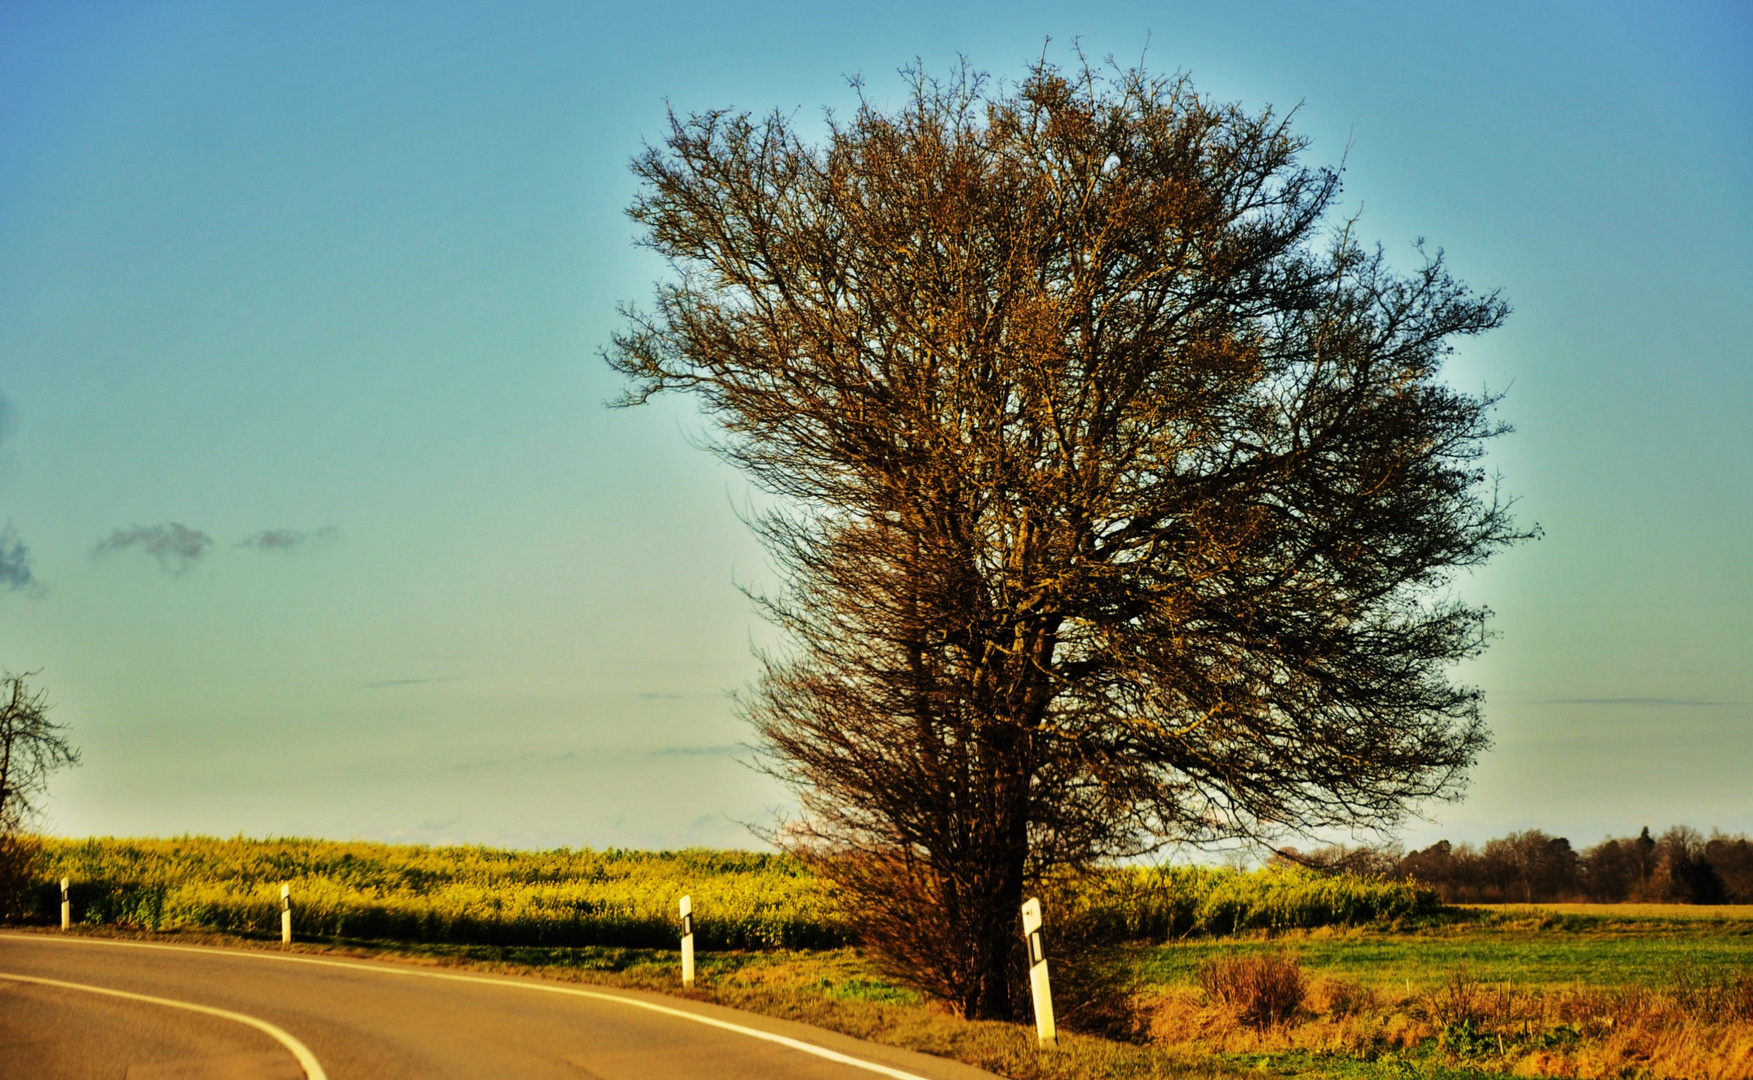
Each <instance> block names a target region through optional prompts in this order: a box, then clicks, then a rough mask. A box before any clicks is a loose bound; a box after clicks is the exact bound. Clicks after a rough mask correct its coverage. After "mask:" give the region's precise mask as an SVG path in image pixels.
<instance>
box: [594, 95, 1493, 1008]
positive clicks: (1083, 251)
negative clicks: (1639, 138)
mask: <svg viewBox="0 0 1753 1080" xmlns="http://www.w3.org/2000/svg"><path fill="white" fill-rule="evenodd" d="M1304 148H1305V142H1304V141H1303V140H1302V139H1301V138H1299V137H1298V136H1296V135H1295V134H1294V133H1293V132H1292V130H1291V129H1290V127H1289V125H1288V123H1287V121H1286V120H1285V119H1284V118H1280V117H1277V116H1274V115H1273V114H1272V113H1271V112H1270V111H1267V112H1263V113H1260V114H1249V113H1247V112H1245V111H1243V110H1242V109H1241V108H1239V107H1237V106H1225V105H1220V104H1214V103H1212V102H1210V101H1208V100H1207V99H1205V98H1202V97H1200V96H1199V95H1197V94H1196V93H1195V92H1194V91H1193V89H1192V88H1191V87H1190V86H1189V85H1188V83H1187V82H1186V81H1185V80H1184V79H1179V78H1177V79H1162V78H1156V77H1152V76H1150V75H1148V74H1147V73H1145V72H1143V71H1140V70H1131V71H1120V70H1115V71H1113V72H1112V73H1111V74H1106V75H1104V74H1101V73H1098V72H1094V71H1091V70H1090V69H1089V68H1088V67H1087V66H1086V67H1085V68H1084V69H1083V70H1081V71H1080V72H1077V73H1074V74H1072V75H1070V76H1067V75H1065V74H1063V73H1062V72H1061V71H1059V70H1058V69H1055V68H1054V67H1052V66H1049V65H1046V64H1044V63H1043V64H1040V65H1037V66H1035V67H1034V68H1032V69H1031V70H1030V72H1029V73H1028V75H1027V77H1026V78H1025V80H1024V81H1023V82H1022V83H1021V84H1020V85H1018V86H1016V87H1014V88H1012V89H1004V88H999V89H998V90H992V89H990V88H989V86H988V85H987V83H986V81H985V80H984V79H983V78H981V77H979V76H977V75H974V74H971V73H969V72H968V71H966V70H963V71H961V72H959V73H958V74H957V75H956V76H955V77H953V78H950V79H948V80H944V81H936V80H932V79H930V78H927V77H924V76H921V75H917V74H915V75H914V79H913V83H912V93H911V96H910V97H909V99H908V100H907V101H906V103H905V104H904V105H903V106H901V107H899V108H898V109H896V110H894V111H884V110H882V109H880V108H878V107H877V106H875V105H873V104H870V103H868V102H866V103H864V104H862V105H861V106H860V108H859V109H858V110H857V112H856V114H855V115H854V116H852V117H851V118H850V119H838V118H835V117H833V116H832V115H830V116H829V117H828V119H827V127H826V134H825V135H824V137H823V139H822V141H821V142H820V143H819V144H811V143H808V142H806V141H805V140H804V139H803V138H802V137H801V136H800V135H799V134H798V132H797V131H796V130H795V128H794V126H793V125H792V123H791V121H789V120H788V119H787V118H785V117H783V116H779V115H774V116H771V117H769V118H767V119H765V120H756V119H753V118H752V117H750V116H749V115H747V114H736V113H731V112H723V111H719V112H708V113H703V114H699V115H694V116H689V117H678V116H674V115H672V117H671V130H670V132H669V135H668V138H667V140H666V141H665V144H664V145H663V146H661V147H652V148H649V149H648V150H647V151H646V152H645V153H643V154H642V155H641V156H639V157H638V158H636V159H635V161H634V164H633V169H634V172H635V173H636V174H637V175H638V176H639V177H640V178H641V180H642V181H644V185H645V187H644V191H643V193H642V195H641V196H640V197H639V198H638V199H637V201H636V202H635V203H634V204H633V206H632V208H631V210H630V213H631V215H632V217H633V218H634V220H635V221H637V222H639V223H640V224H641V225H642V226H643V227H644V228H645V229H646V237H647V241H646V242H647V243H648V244H649V246H650V247H652V248H653V249H655V250H656V251H658V252H659V253H661V254H662V255H663V256H664V257H665V258H666V259H667V260H668V261H669V263H670V265H671V267H672V268H673V270H674V272H675V276H674V277H673V278H672V279H671V280H669V281H667V282H665V283H662V284H660V285H659V286H658V288H657V292H656V301H655V308H654V309H653V310H650V311H640V310H638V309H628V310H627V311H626V312H625V314H626V318H627V320H628V325H627V328H626V329H625V330H624V331H623V332H622V333H621V334H619V335H618V336H617V337H616V338H615V343H614V347H613V349H612V350H611V351H610V353H609V356H608V359H609V362H610V363H611V364H612V365H613V366H614V367H615V368H616V369H617V370H619V371H620V372H622V373H623V374H624V375H626V376H627V377H628V378H629V379H630V383H631V385H630V389H629V391H628V393H627V395H626V397H625V399H624V400H625V402H626V403H628V404H632V403H637V402H641V401H644V400H646V399H647V398H648V397H649V396H651V395H652V394H654V393H658V392H661V391H666V390H680V391H685V392H689V393H692V394H694V395H696V397H697V399H698V400H699V402H700V404H701V406H702V408H703V409H704V411H705V413H706V414H707V416H708V417H709V418H711V419H712V420H713V421H715V422H716V424H717V425H718V426H719V429H720V432H721V437H720V438H719V439H718V440H717V442H716V443H715V449H716V450H717V452H718V453H719V454H721V455H722V456H723V457H724V458H726V459H727V460H729V461H731V462H733V463H735V464H737V465H739V466H741V467H742V468H744V469H745V470H747V472H748V473H749V474H750V475H751V476H752V477H753V478H754V479H755V481H757V482H758V483H759V484H760V485H761V486H762V487H763V488H764V489H765V490H767V491H768V492H770V493H772V494H773V495H774V496H775V497H776V499H775V504H776V507H777V508H776V509H774V510H772V511H771V512H770V513H765V514H764V515H761V516H759V517H757V518H756V520H755V523H754V524H755V527H756V529H757V530H758V532H759V534H760V536H761V537H762V539H763V540H764V541H765V542H766V544H767V545H768V547H769V549H770V551H771V552H772V554H773V556H774V558H775V560H776V562H777V564H778V565H779V567H780V568H781V569H782V571H783V573H784V586H783V589H782V591H780V592H779V593H778V594H777V595H771V596H764V597H757V600H758V602H760V603H761V604H762V605H763V607H764V609H765V611H766V613H767V614H768V615H770V616H771V617H772V618H773V619H774V620H775V621H776V622H777V623H778V625H779V626H780V627H782V628H783V629H784V630H785V631H786V632H787V635H788V641H789V644H788V645H787V646H785V647H784V648H783V649H782V650H781V651H779V652H778V653H775V654H773V655H770V656H768V657H766V669H765V674H764V676H763V678H762V680H761V683H760V685H759V687H758V688H757V689H756V691H755V692H754V693H753V694H752V695H751V696H750V697H749V698H748V699H747V700H746V701H745V703H744V704H745V708H746V711H747V714H748V716H749V718H750V719H751V721H752V722H753V724H754V726H755V729H756V730H757V732H758V733H759V736H760V739H761V742H762V745H763V747H764V750H765V752H766V755H767V756H766V758H765V760H766V761H767V762H768V764H769V766H770V767H771V768H772V769H773V770H774V771H775V772H776V773H777V774H778V775H779V776H780V777H782V778H784V779H785V780H786V781H787V782H789V783H790V784H792V785H794V787H795V789H796V791H797V792H798V794H799V797H800V799H801V806H802V808H803V809H802V816H801V817H800V818H799V820H797V821H794V822H791V823H790V826H789V831H788V832H787V833H785V836H786V837H787V838H788V840H789V841H790V842H791V843H792V844H793V845H794V846H796V847H797V848H798V849H800V850H802V851H804V852H806V853H807V854H811V855H813V856H815V857H817V858H818V859H819V860H820V865H822V867H823V869H824V872H826V873H828V874H830V875H831V876H833V877H834V878H835V879H836V880H837V881H838V882H839V883H840V884H841V886H842V887H843V888H844V889H845V890H846V892H847V894H848V895H849V897H850V898H851V899H852V900H853V902H854V903H856V904H859V905H860V907H861V909H862V913H863V914H864V915H865V916H867V919H866V922H865V933H866V940H867V941H869V942H870V943H871V944H872V945H874V946H876V947H877V948H878V949H879V950H880V951H881V952H882V953H883V954H884V955H886V956H887V957H889V958H890V959H891V960H893V961H895V962H896V963H897V964H899V965H901V966H903V967H904V968H905V969H907V970H908V971H910V972H911V974H912V977H913V978H914V980H915V981H916V982H917V983H918V984H919V985H921V986H924V987H926V988H927V989H930V990H932V991H934V992H937V993H939V994H942V995H945V996H946V997H948V998H949V999H950V1000H951V1001H953V1002H954V1003H956V1005H958V1006H959V1008H960V1009H961V1010H962V1012H963V1013H964V1014H965V1015H968V1016H971V1017H1010V1016H1013V1015H1016V1014H1017V1013H1018V1011H1019V1009H1020V1007H1021V1002H1022V1001H1023V1000H1024V998H1022V997H1020V996H1019V991H1018V979H1019V978H1020V973H1021V965H1020V963H1018V962H1017V960H1018V955H1017V949H1018V945H1017V942H1018V930H1017V908H1018V904H1019V902H1020V901H1021V900H1022V899H1023V896H1024V890H1025V888H1027V887H1028V886H1029V885H1030V883H1031V881H1032V879H1034V878H1035V877H1037V876H1038V875H1040V874H1041V873H1042V872H1043V871H1046V870H1049V869H1051V868H1053V867H1056V866H1072V867H1077V866H1081V865H1084V864H1087V863H1089V862H1090V861H1091V860H1094V859H1098V858H1103V857H1117V856H1128V855H1135V854H1139V853H1143V852H1146V851H1149V850H1153V849H1155V848H1157V847H1159V846H1161V845H1162V844H1164V843H1165V842H1169V841H1208V840H1212V839H1215V838H1219V837H1236V836H1243V837H1261V836H1268V835H1278V834H1281V833H1283V832H1284V831H1286V830H1291V831H1299V830H1300V831H1307V830H1311V829H1316V828H1319V827H1324V826H1334V825H1348V826H1362V827H1372V826H1387V825H1391V824H1393V823H1394V822H1395V821H1397V820H1399V819H1400V818H1401V817H1402V816H1403V814H1404V813H1405V812H1406V811H1407V809H1408V807H1409V806H1410V805H1411V804H1413V803H1415V802H1416V801H1418V800H1422V799H1426V798H1430V797H1434V796H1446V795H1452V794H1454V793H1455V792H1456V791H1457V790H1458V787H1459V785H1460V783H1461V782H1462V781H1463V779H1464V772H1465V770H1466V768H1467V767H1468V766H1469V765H1470V764H1471V762H1472V761H1473V760H1474V758H1475V757H1476V755H1477V754H1478V753H1479V752H1480V751H1481V750H1482V749H1483V748H1484V747H1485V746H1486V745H1487V735H1486V731H1485V728H1484V726H1483V723H1482V721H1481V716H1480V696H1479V694H1478V692H1477V691H1475V690H1473V689H1471V688H1468V687H1464V686H1457V685H1454V684H1453V683H1452V682H1451V681H1450V679H1449V675H1448V671H1449V668H1450V666H1451V665H1452V664H1453V663H1454V662H1455V661H1457V660H1459V659H1461V658H1463V657H1466V656H1470V655H1473V654H1474V653H1475V652H1476V651H1477V650H1479V649H1480V648H1481V647H1482V646H1483V644H1484V642H1485V638H1486V635H1485V631H1484V625H1483V624H1484V617H1485V614H1486V613H1485V612H1484V611H1483V610H1482V609H1479V608H1474V607H1469V606H1467V605H1466V604H1464V603H1461V602H1459V601H1457V600H1455V599H1453V598H1451V597H1449V596H1448V595H1447V594H1446V593H1445V591H1444V587H1445V585H1447V584H1448V583H1449V582H1450V581H1451V580H1452V579H1453V576H1454V574H1455V573H1456V572H1457V571H1458V570H1460V569H1462V568H1466V567H1472V566H1476V565H1479V564H1480V563H1482V562H1483V561H1484V560H1485V559H1486V558H1487V557H1488V556H1489V555H1490V553H1491V552H1492V551H1493V550H1494V549H1497V548H1498V547H1500V546H1502V545H1504V544H1507V543H1510V542H1512V541H1514V540H1516V539H1519V538H1520V537H1522V536H1523V535H1524V534H1523V533H1521V532H1519V531H1518V530H1517V529H1516V527H1515V526H1514V524H1513V522H1512V521H1511V519H1510V517H1509V514H1508V511H1507V506H1506V504H1505V502H1503V501H1501V500H1500V499H1499V498H1498V497H1497V495H1496V492H1495V487H1494V485H1492V484H1490V483H1489V482H1487V478H1486V477H1485V475H1484V473H1483V470H1482V468H1481V457H1482V454H1483V447H1484V444H1485V442H1486V440H1488V439H1490V438H1491V437H1492V436H1495V435H1497V434H1500V433H1501V432H1503V431H1505V430H1507V429H1506V428H1504V427H1503V426H1501V425H1499V424H1498V423H1496V422H1494V421H1493V420H1492V419H1491V416H1490V412H1491V407H1492V405H1493V404H1494V402H1495V398H1493V397H1491V396H1488V395H1482V394H1481V395H1474V394H1467V393H1463V392H1459V391H1457V390H1455V389H1453V388H1451V387H1449V386H1447V385H1445V384H1444V383H1443V382H1441V381H1440V380H1439V367H1440V364H1441V362H1442V359H1443V357H1444V356H1445V355H1446V354H1447V353H1448V352H1449V351H1450V350H1451V340H1452V339H1453V338H1455V337H1456V336H1457V335H1468V334H1475V333H1479V332H1481V331H1485V330H1489V329H1491V328H1493V327H1495V326H1497V325H1498V324H1499V323H1500V322H1501V320H1502V319H1503V318H1504V316H1505V314H1506V311H1507V308H1506V306H1505V305H1504V303H1503V302H1502V301H1501V300H1500V299H1499V298H1498V297H1497V296H1496V295H1485V296H1479V295H1475V294H1473V293H1470V292H1469V291H1468V290H1467V289H1466V288H1465V287H1464V286H1462V285H1461V284H1459V283H1457V282H1455V281H1454V280H1452V279H1451V277H1450V276H1449V274H1448V273H1447V272H1446V271H1445V270H1444V268H1443V265H1442V259H1441V256H1440V254H1438V255H1436V256H1432V257H1426V258H1425V260H1424V262H1423V265H1422V266H1421V267H1420V268H1419V269H1418V270H1417V271H1416V272H1414V273H1412V274H1411V275H1410V276H1399V275H1396V274H1395V273H1393V272H1392V271H1391V270H1390V269H1389V268H1388V267H1387V265H1386V263H1385V261H1384V258H1383V256H1382V254H1381V253H1380V251H1379V250H1377V251H1374V252H1372V251H1367V250H1365V249H1363V248H1362V247H1360V246H1359V245H1358V244H1357V243H1356V242H1355V241H1354V240H1353V239H1352V235H1351V224H1350V223H1349V222H1346V223H1340V224H1338V225H1329V218H1330V216H1331V213H1330V212H1331V210H1332V208H1333V205H1334V201H1335V198H1336V196H1337V194H1338V191H1339V179H1338V175H1337V172H1336V171H1334V170H1331V169H1310V168H1305V167H1303V166H1302V165H1300V164H1299V163H1298V155H1299V153H1300V152H1301V151H1302V150H1303V149H1304Z"/></svg>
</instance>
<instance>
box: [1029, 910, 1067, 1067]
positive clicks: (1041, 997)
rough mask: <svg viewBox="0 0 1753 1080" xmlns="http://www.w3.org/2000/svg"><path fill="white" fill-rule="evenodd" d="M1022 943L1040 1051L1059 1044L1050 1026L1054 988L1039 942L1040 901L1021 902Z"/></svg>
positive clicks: (1043, 946) (1043, 951) (1051, 1022)
mask: <svg viewBox="0 0 1753 1080" xmlns="http://www.w3.org/2000/svg"><path fill="white" fill-rule="evenodd" d="M1023 940H1024V941H1025V942H1027V943H1028V947H1029V989H1030V990H1031V991H1033V992H1034V995H1035V1034H1036V1035H1037V1036H1038V1037H1039V1038H1040V1041H1041V1046H1042V1048H1043V1049H1045V1048H1048V1047H1055V1046H1058V1045H1059V1031H1058V1029H1056V1028H1055V1027H1054V1026H1053V988H1052V987H1051V986H1050V985H1048V983H1047V945H1046V943H1045V942H1044V941H1042V940H1041V901H1039V900H1037V899H1035V898H1034V897H1032V896H1031V897H1029V898H1028V899H1027V900H1025V901H1023Z"/></svg>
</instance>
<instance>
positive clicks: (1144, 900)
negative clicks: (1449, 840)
mask: <svg viewBox="0 0 1753 1080" xmlns="http://www.w3.org/2000/svg"><path fill="white" fill-rule="evenodd" d="M1053 884H1054V886H1055V887H1053V888H1050V889H1049V891H1048V896H1049V898H1050V900H1051V901H1052V902H1051V905H1050V907H1051V909H1052V910H1054V911H1057V912H1060V913H1061V914H1060V918H1061V919H1063V920H1067V921H1073V922H1077V923H1079V924H1080V926H1082V925H1088V924H1094V925H1093V926H1092V927H1091V928H1090V929H1086V930H1084V931H1083V933H1084V934H1085V935H1086V936H1092V937H1099V938H1104V939H1106V940H1113V941H1163V940H1167V939H1169V938H1178V937H1186V936H1188V935H1192V934H1235V933H1244V932H1247V931H1250V930H1295V929H1309V928H1313V927H1317V926H1361V925H1364V924H1367V923H1382V922H1395V921H1401V920H1406V919H1412V918H1417V917H1421V916H1428V915H1434V914H1435V913H1436V911H1437V909H1438V907H1439V906H1440V905H1439V903H1438V901H1437V896H1436V893H1435V892H1434V891H1432V890H1431V889H1429V888H1427V887H1423V886H1420V885H1417V884H1414V883H1411V882H1405V881H1393V880H1389V879H1386V878H1382V877H1376V876H1370V875H1362V874H1353V873H1335V874H1323V873H1319V872H1316V871H1312V870H1307V869H1303V868H1301V867H1294V866H1274V867H1269V868H1267V869H1264V870H1257V871H1254V872H1252V873H1240V872H1237V871H1234V870H1221V869H1214V868H1209V867H1189V866H1165V867H1153V868H1115V869H1110V870H1105V871H1101V872H1098V873H1096V874H1092V875H1088V876H1085V877H1080V878H1067V879H1065V880H1064V881H1063V882H1055V883H1053Z"/></svg>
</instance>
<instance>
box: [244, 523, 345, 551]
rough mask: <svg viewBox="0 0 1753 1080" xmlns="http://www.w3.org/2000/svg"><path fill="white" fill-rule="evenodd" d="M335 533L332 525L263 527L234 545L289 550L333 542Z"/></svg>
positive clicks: (269, 549)
mask: <svg viewBox="0 0 1753 1080" xmlns="http://www.w3.org/2000/svg"><path fill="white" fill-rule="evenodd" d="M337 535H338V533H337V531H336V529H335V527H334V526H333V525H325V526H323V527H322V528H320V529H263V530H262V531H261V532H259V533H255V534H253V535H250V536H246V537H244V538H243V539H242V540H239V541H238V542H237V545H236V546H237V547H240V548H253V549H254V550H256V551H291V550H292V549H294V548H301V547H310V546H312V545H314V544H329V543H333V542H334V540H335V537H336V536H337Z"/></svg>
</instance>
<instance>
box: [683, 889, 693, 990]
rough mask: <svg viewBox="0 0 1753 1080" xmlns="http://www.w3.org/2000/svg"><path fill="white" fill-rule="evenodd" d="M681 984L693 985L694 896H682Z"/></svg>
mask: <svg viewBox="0 0 1753 1080" xmlns="http://www.w3.org/2000/svg"><path fill="white" fill-rule="evenodd" d="M682 985H683V986H693V985H694V898H693V897H692V896H684V897H682Z"/></svg>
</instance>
